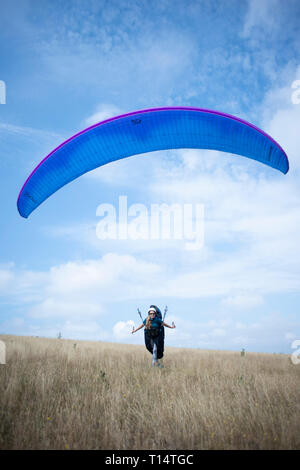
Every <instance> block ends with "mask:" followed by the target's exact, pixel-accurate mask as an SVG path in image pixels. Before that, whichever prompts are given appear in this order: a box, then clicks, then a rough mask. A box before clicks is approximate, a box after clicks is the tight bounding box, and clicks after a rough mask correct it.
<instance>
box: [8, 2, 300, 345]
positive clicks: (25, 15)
mask: <svg viewBox="0 0 300 470" xmlns="http://www.w3.org/2000/svg"><path fill="white" fill-rule="evenodd" d="M0 13H1V14H0V103H1V104H0V168H1V185H0V201H1V202H0V204H1V231H0V240H1V243H0V247H1V251H0V333H1V334H15V335H28V336H42V337H53V338H55V337H57V336H58V335H59V334H61V336H62V337H63V338H70V339H77V340H78V339H86V340H93V341H94V340H96V341H109V342H121V343H128V344H143V333H142V332H141V331H139V332H137V333H136V334H134V335H132V334H131V330H132V328H133V325H134V326H135V327H137V326H138V325H139V324H140V323H141V322H140V318H139V316H138V314H137V308H140V309H141V311H142V313H143V316H144V317H145V315H146V312H147V309H148V308H149V306H150V304H156V305H158V306H159V307H161V308H162V309H164V307H165V305H167V306H168V313H167V316H166V322H167V323H169V324H170V323H171V322H172V321H174V322H175V324H176V329H173V330H170V329H166V347H168V346H177V347H183V348H200V349H216V350H235V351H238V350H241V349H243V348H244V349H246V350H247V351H257V352H268V353H280V352H283V353H287V354H289V353H292V352H293V342H294V341H295V340H300V315H299V305H300V247H299V236H298V234H299V229H300V204H299V203H300V185H299V176H300V154H299V149H300V132H299V125H300V47H299V39H300V31H299V29H300V27H299V25H300V21H299V20H300V4H299V2H298V1H297V0H287V1H285V2H282V1H279V0H259V1H258V0H248V1H246V0H244V1H242V2H241V1H240V0H237V1H235V0H229V1H226V2H225V1H203V0H201V1H199V0H198V1H197V0H193V1H189V0H180V1H178V0H161V1H159V2H158V1H154V0H153V1H149V0H148V1H144V0H138V1H135V0H128V1H126V2H122V1H120V0H117V1H114V0H109V1H104V0H98V1H94V0H89V1H82V0H73V1H68V0H61V1H60V0H51V1H50V0H18V1H17V0H11V1H10V2H6V1H3V0H0ZM4 85H5V87H4ZM165 106H191V107H199V108H207V109H213V110H217V111H221V112H224V113H229V114H232V115H234V116H237V117H239V118H242V119H245V120H247V121H248V122H251V123H252V124H254V125H255V126H258V127H260V128H261V129H263V130H264V131H265V132H267V133H268V134H270V135H271V136H272V137H273V138H274V139H275V140H276V141H277V142H278V143H279V144H280V145H281V147H282V148H283V149H284V150H285V152H286V153H287V155H288V158H289V162H290V171H289V172H288V173H287V174H286V175H283V174H282V173H280V172H278V171H276V170H274V169H272V168H269V167H267V166H265V165H263V164H261V163H258V162H255V161H252V160H250V159H247V158H243V157H238V156H236V155H232V154H225V153H222V152H217V151H211V150H193V149H192V150H191V149H180V150H168V151H160V152H152V153H148V154H144V155H136V156H132V157H130V158H126V159H124V160H120V161H118V162H113V163H110V164H108V165H106V166H103V167H101V168H98V169H96V170H94V171H92V172H89V173H87V174H85V175H83V176H82V177H80V178H78V179H77V180H75V181H74V182H72V183H70V184H69V185H67V186H65V187H64V188H62V189H61V190H60V191H58V192H57V193H55V194H54V195H53V196H52V197H51V198H49V199H48V200H47V201H45V203H44V204H42V205H41V206H40V207H39V208H38V209H37V210H36V211H35V212H34V213H33V214H32V215H31V216H30V217H29V218H28V219H23V218H22V217H20V215H19V213H18V211H17V207H16V201H17V198H18V194H19V191H20V189H21V187H22V185H23V183H24V181H25V180H26V178H27V177H28V175H29V174H30V173H31V171H32V170H33V169H34V167H35V166H36V165H37V164H38V163H39V162H40V161H41V160H42V159H43V158H44V157H45V156H46V155H47V154H48V153H50V152H51V150H53V149H54V148H55V147H57V146H58V145H59V144H60V143H62V142H63V141H64V140H66V139H67V138H69V137H71V136H72V135H74V134H75V133H77V132H79V131H80V130H82V129H84V128H86V127H88V126H90V125H92V124H94V123H97V122H100V121H102V120H104V119H107V118H109V117H113V116H117V115H120V114H122V113H128V112H131V111H135V110H139V109H146V108H153V107H165ZM122 196H123V197H126V200H127V204H128V207H131V209H132V210H133V208H132V206H133V205H134V204H143V207H146V209H147V211H148V213H149V214H150V209H151V206H152V205H153V204H167V205H169V206H170V205H172V204H179V206H180V207H183V205H184V204H189V205H191V207H193V208H195V207H196V206H197V205H198V206H199V207H201V208H202V210H203V218H202V219H201V226H199V227H198V229H199V230H200V231H201V234H202V232H203V243H201V244H200V245H201V246H199V248H198V249H196V250H189V249H187V246H186V242H187V240H183V239H178V240H177V239H174V238H173V239H161V238H160V239H157V240H152V239H133V238H130V237H129V238H127V239H119V238H115V239H111V238H110V239H105V240H102V239H99V237H98V231H97V227H99V225H98V224H99V221H100V220H101V217H100V216H99V206H101V204H108V205H110V206H111V207H113V208H115V211H116V214H117V213H118V210H119V202H120V197H122ZM119 222H120V221H119V220H117V225H118V227H119V226H120V223H119ZM201 236H202V235H201Z"/></svg>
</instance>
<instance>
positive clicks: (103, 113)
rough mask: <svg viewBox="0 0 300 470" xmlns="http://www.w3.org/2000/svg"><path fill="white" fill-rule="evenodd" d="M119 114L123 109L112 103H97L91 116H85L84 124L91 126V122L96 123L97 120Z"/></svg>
mask: <svg viewBox="0 0 300 470" xmlns="http://www.w3.org/2000/svg"><path fill="white" fill-rule="evenodd" d="M121 114H123V111H122V110H121V109H120V108H119V107H117V106H115V105H113V104H99V105H98V106H97V108H96V110H95V112H94V113H93V114H92V115H91V116H88V117H87V118H85V120H84V124H85V125H86V126H92V125H93V124H97V123H98V122H101V121H104V120H106V119H109V118H112V117H115V116H119V115H121Z"/></svg>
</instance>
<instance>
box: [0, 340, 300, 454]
mask: <svg viewBox="0 0 300 470" xmlns="http://www.w3.org/2000/svg"><path fill="white" fill-rule="evenodd" d="M0 339H1V340H2V341H4V342H5V343H6V352H7V353H6V361H7V363H6V365H0V448H1V449H130V450H132V449H151V450H158V449H159V450H163V449H166V450H169V449H172V450H177V449H181V450H182V449H300V365H298V366H297V365H293V364H292V362H291V360H290V357H289V356H287V355H283V354H256V353H247V352H246V354H245V356H241V354H240V353H239V352H227V351H225V352H224V351H207V350H192V349H176V348H168V347H166V352H165V358H164V361H163V362H164V368H163V369H157V368H152V367H151V356H150V354H149V353H148V352H147V351H146V350H145V349H144V348H143V347H142V346H130V345H120V344H111V343H100V342H99V343H98V342H87V341H72V340H63V339H46V338H32V337H17V336H6V335H5V336H4V335H2V336H0Z"/></svg>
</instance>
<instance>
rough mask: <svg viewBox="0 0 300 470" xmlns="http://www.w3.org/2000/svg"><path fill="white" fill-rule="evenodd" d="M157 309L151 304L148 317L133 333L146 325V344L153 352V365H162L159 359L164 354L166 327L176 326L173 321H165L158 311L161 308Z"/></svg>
mask: <svg viewBox="0 0 300 470" xmlns="http://www.w3.org/2000/svg"><path fill="white" fill-rule="evenodd" d="M157 310H158V309H157ZM157 310H156V309H155V308H154V307H152V306H151V307H150V309H149V310H148V316H147V318H145V320H144V321H143V323H142V324H141V325H140V326H138V327H137V328H136V329H133V330H132V334H133V333H136V332H137V331H138V330H140V329H141V328H144V327H145V330H144V332H145V346H146V348H147V349H148V351H149V352H150V353H151V354H152V365H153V366H157V367H161V363H160V362H159V360H160V359H162V358H163V355H164V339H165V331H164V327H165V326H166V327H167V328H176V327H175V325H174V323H172V326H170V325H168V324H167V323H165V322H164V321H163V320H162V318H161V315H159V314H158V311H159V312H160V310H158V311H157Z"/></svg>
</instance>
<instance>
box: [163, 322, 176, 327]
mask: <svg viewBox="0 0 300 470" xmlns="http://www.w3.org/2000/svg"><path fill="white" fill-rule="evenodd" d="M162 325H163V326H166V327H167V328H176V326H175V324H174V322H172V326H170V325H168V324H167V323H165V322H164V321H163V322H162Z"/></svg>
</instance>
